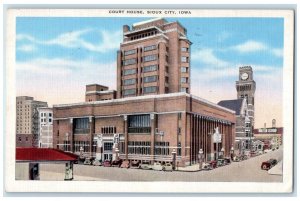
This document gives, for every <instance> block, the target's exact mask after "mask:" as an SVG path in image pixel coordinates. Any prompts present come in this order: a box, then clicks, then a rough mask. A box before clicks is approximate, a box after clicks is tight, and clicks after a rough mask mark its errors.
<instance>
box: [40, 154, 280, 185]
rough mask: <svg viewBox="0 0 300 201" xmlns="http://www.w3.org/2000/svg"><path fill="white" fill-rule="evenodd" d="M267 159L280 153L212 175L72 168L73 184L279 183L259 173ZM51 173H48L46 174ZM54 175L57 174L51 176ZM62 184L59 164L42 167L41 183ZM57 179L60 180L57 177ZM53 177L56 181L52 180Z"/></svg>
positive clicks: (258, 157)
mask: <svg viewBox="0 0 300 201" xmlns="http://www.w3.org/2000/svg"><path fill="white" fill-rule="evenodd" d="M270 158H275V159H277V160H282V149H279V150H276V151H272V152H269V153H267V154H263V155H260V156H257V157H254V158H251V159H248V160H245V161H242V162H235V163H231V164H230V165H227V166H223V167H219V168H217V169H214V170H211V171H200V172H179V171H174V172H163V171H154V170H140V169H123V168H117V167H99V166H85V165H74V179H75V180H101V181H191V182H195V181H206V182H209V181H214V182H243V181H245V182H282V175H270V174H268V171H265V170H261V169H260V165H261V162H263V161H266V160H268V159H270ZM49 172H51V173H49ZM54 173H56V174H54ZM50 174H52V175H53V180H59V179H60V178H61V180H63V178H64V166H63V165H61V164H52V165H46V164H42V165H41V177H40V178H41V180H52V179H51V175H50ZM59 175H60V176H59ZM54 177H55V178H56V179H54Z"/></svg>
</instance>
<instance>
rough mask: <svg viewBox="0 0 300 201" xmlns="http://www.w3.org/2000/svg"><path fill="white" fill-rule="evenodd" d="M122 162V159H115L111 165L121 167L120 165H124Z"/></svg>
mask: <svg viewBox="0 0 300 201" xmlns="http://www.w3.org/2000/svg"><path fill="white" fill-rule="evenodd" d="M122 162H123V160H122V159H118V160H114V161H113V162H112V163H111V166H112V167H120V166H121V165H122Z"/></svg>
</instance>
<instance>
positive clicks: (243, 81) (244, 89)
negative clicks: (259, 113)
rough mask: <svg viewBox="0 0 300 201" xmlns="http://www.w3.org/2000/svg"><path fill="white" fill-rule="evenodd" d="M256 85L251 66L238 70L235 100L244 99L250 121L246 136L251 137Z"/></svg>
mask: <svg viewBox="0 0 300 201" xmlns="http://www.w3.org/2000/svg"><path fill="white" fill-rule="evenodd" d="M255 89H256V83H255V81H254V80H253V70H252V67H251V66H244V67H240V68H239V81H236V90H237V98H245V99H246V102H247V105H248V115H249V119H250V121H251V127H250V128H251V130H249V131H246V132H249V133H246V136H248V137H253V127H254V122H255V119H254V111H255V110H254V108H255V102H254V99H255Z"/></svg>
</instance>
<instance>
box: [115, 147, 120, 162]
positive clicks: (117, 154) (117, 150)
mask: <svg viewBox="0 0 300 201" xmlns="http://www.w3.org/2000/svg"><path fill="white" fill-rule="evenodd" d="M115 152H116V160H119V149H118V147H117V148H116V149H115Z"/></svg>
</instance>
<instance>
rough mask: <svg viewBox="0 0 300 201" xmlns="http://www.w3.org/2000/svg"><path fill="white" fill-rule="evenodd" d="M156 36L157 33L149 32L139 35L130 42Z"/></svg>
mask: <svg viewBox="0 0 300 201" xmlns="http://www.w3.org/2000/svg"><path fill="white" fill-rule="evenodd" d="M156 34H157V31H151V32H147V33H142V34H138V35H135V36H132V37H130V40H136V39H141V38H145V37H149V36H153V35H156Z"/></svg>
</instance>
